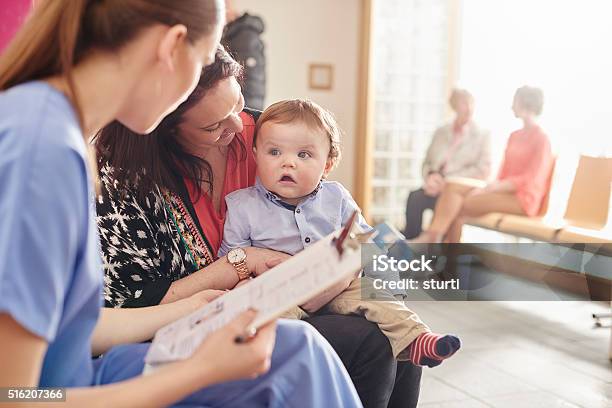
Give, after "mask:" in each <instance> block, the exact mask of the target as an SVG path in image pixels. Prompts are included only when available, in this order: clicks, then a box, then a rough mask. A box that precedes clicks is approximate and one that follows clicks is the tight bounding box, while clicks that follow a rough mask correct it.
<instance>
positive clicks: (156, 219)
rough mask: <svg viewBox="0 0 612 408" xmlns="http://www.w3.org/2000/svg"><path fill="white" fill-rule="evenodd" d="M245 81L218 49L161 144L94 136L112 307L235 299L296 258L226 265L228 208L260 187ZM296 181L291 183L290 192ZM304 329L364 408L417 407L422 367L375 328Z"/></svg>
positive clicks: (273, 255)
mask: <svg viewBox="0 0 612 408" xmlns="http://www.w3.org/2000/svg"><path fill="white" fill-rule="evenodd" d="M240 76H241V67H240V66H239V65H238V64H237V63H236V62H235V61H234V60H232V59H231V57H230V56H229V55H228V54H227V53H226V52H225V51H224V50H222V49H219V50H218V51H217V54H216V61H215V62H214V63H213V64H212V65H210V66H208V67H206V68H205V69H204V70H203V74H202V77H201V79H200V81H199V83H198V85H197V87H196V89H195V91H194V92H193V93H192V94H191V95H190V96H189V97H188V98H187V100H186V101H185V102H184V103H183V104H182V105H180V106H179V107H178V109H177V110H176V111H175V112H174V113H172V114H170V115H169V116H168V117H167V118H166V119H165V120H164V121H163V122H162V123H161V124H160V126H159V127H158V128H157V129H156V130H155V131H154V132H153V133H151V134H150V135H148V136H146V137H142V136H138V135H136V134H133V133H132V132H131V131H129V130H128V129H127V128H125V127H123V126H122V125H121V124H119V123H117V122H115V123H112V124H111V125H109V126H107V127H106V128H104V129H103V130H102V131H101V132H100V133H99V134H98V135H97V137H96V139H95V145H96V149H97V151H98V153H99V159H100V163H99V165H100V179H101V187H102V189H101V190H102V194H101V196H100V197H99V199H98V208H97V209H98V226H99V231H100V237H101V243H102V250H103V256H104V265H105V272H106V279H105V301H106V304H107V306H112V307H143V306H150V305H156V304H163V303H169V302H174V301H176V300H179V299H183V298H185V297H188V296H191V295H192V294H194V293H197V292H199V291H201V290H204V289H217V290H227V289H231V288H233V287H235V286H236V285H237V284H239V283H240V282H241V281H243V280H246V279H248V278H249V277H250V276H251V275H258V274H261V273H263V272H265V270H267V269H268V268H270V267H272V266H274V265H275V264H277V263H278V262H280V261H282V260H283V259H285V257H286V256H287V255H286V254H284V253H281V252H275V251H270V250H265V249H259V248H253V247H247V248H245V249H243V250H242V249H241V250H238V251H236V252H232V251H230V253H229V254H228V256H222V257H219V258H217V253H218V251H219V248H220V246H221V243H222V240H223V228H224V223H225V221H226V211H227V207H226V201H225V197H226V196H227V195H228V194H229V193H231V192H233V191H235V190H238V189H242V188H246V187H250V186H253V185H254V184H255V180H256V178H255V174H256V161H255V155H254V152H253V143H254V142H253V141H254V138H255V123H256V119H257V116H258V113H257V112H252V111H249V110H248V109H245V107H244V100H243V98H242V94H241V92H240V85H239V80H240ZM118 135H121V137H117V136H118ZM261 153H262V154H264V153H265V154H270V155H274V152H272V151H270V152H267V151H266V152H263V151H262V152H261ZM338 153H339V152H338ZM303 154H304V155H313V154H316V152H311V151H305V152H304V153H303ZM328 170H331V167H330V168H329V169H327V170H326V171H328ZM281 176H282V175H281ZM281 178H282V177H281ZM279 181H280V179H279ZM292 181H293V182H295V180H289V179H287V180H283V181H282V182H283V183H285V184H286V186H285V187H286V188H287V189H291V188H294V186H293V185H289V184H291V182H292ZM316 187H317V186H313V188H316ZM311 192H312V191H306V192H304V194H310V193H311ZM260 216H261V214H260ZM307 321H308V322H309V323H310V324H312V325H313V326H314V327H315V328H317V329H318V330H319V332H321V333H322V334H323V336H324V337H326V338H327V340H328V341H329V342H330V344H331V345H332V346H333V347H334V349H335V350H336V352H337V353H338V354H339V356H340V358H341V360H342V361H343V363H344V364H345V366H346V368H347V370H348V371H349V374H350V375H351V378H352V380H353V382H354V384H355V386H356V388H357V391H358V393H359V396H360V398H361V400H362V402H363V404H364V405H365V406H367V407H375V406H376V407H377V406H380V407H383V406H387V405H389V406H399V405H400V404H402V406H416V401H417V399H418V391H419V382H420V372H421V371H420V368H419V367H416V366H414V365H412V364H410V363H397V362H396V361H395V360H394V358H393V356H392V354H391V350H390V346H389V343H388V341H387V339H386V338H385V337H384V336H383V334H382V333H381V332H380V330H379V329H378V328H377V327H376V325H374V324H372V323H370V322H368V321H366V320H365V319H363V318H360V317H349V316H338V315H316V314H314V315H313V316H311V317H309V318H308V319H307Z"/></svg>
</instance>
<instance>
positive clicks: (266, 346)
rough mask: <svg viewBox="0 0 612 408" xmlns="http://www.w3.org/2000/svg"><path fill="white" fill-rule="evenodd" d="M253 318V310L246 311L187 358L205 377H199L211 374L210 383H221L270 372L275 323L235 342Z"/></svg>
mask: <svg viewBox="0 0 612 408" xmlns="http://www.w3.org/2000/svg"><path fill="white" fill-rule="evenodd" d="M256 315H257V313H256V312H255V311H253V310H248V311H246V312H244V313H242V314H241V315H240V316H238V317H237V318H236V319H234V320H233V321H232V322H230V323H229V324H228V325H227V326H224V327H222V328H221V329H219V330H217V331H216V332H214V333H212V334H211V335H210V336H208V337H207V338H206V340H204V342H203V343H202V344H201V345H200V347H199V348H198V350H197V351H196V352H195V353H194V354H193V355H192V356H191V358H190V359H189V361H190V362H192V363H193V364H194V365H195V367H198V368H199V370H200V371H202V370H203V373H205V374H206V375H203V376H202V377H204V378H205V377H207V376H210V375H212V376H213V378H214V383H221V382H225V381H233V380H240V379H246V378H256V377H257V376H259V375H261V374H264V373H266V372H267V371H268V370H269V369H270V359H271V357H272V350H273V349H274V341H275V336H276V322H272V323H268V324H267V325H265V326H263V327H261V328H259V329H258V330H257V334H256V335H255V336H254V337H252V338H250V339H249V340H248V341H246V342H244V343H237V342H236V338H238V337H243V338H244V337H245V335H246V333H248V331H249V330H248V329H249V325H250V324H251V323H252V321H253V319H254V318H255V316H256ZM209 378H210V377H209ZM207 385H210V384H207Z"/></svg>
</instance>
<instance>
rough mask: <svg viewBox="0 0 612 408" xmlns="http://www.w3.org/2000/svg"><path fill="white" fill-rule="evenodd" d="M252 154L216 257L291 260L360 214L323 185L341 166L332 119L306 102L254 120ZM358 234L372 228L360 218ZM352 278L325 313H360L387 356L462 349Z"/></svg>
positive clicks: (425, 361)
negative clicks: (249, 251)
mask: <svg viewBox="0 0 612 408" xmlns="http://www.w3.org/2000/svg"><path fill="white" fill-rule="evenodd" d="M255 137H256V139H255V140H254V141H253V146H254V147H253V149H254V153H255V159H256V162H257V176H258V177H257V181H256V184H255V186H253V187H249V188H246V189H242V190H238V191H235V192H233V193H231V194H229V195H227V197H226V203H227V216H226V220H225V226H224V233H223V243H222V244H221V249H220V250H219V255H220V256H222V255H225V254H226V253H227V252H229V251H230V250H231V249H233V248H240V247H247V246H255V247H260V248H267V249H272V250H275V251H281V252H285V253H288V254H290V255H293V254H295V253H297V252H299V251H301V250H303V249H304V248H305V247H307V246H308V245H311V244H313V243H314V242H316V241H317V240H319V239H321V238H323V237H325V236H327V235H329V234H331V233H332V232H334V231H336V230H338V229H340V228H341V227H342V226H343V225H344V224H345V223H346V222H347V221H348V219H349V217H350V216H351V214H352V213H353V212H354V211H355V210H359V207H358V206H357V204H356V203H355V201H354V200H353V198H352V197H351V195H350V193H349V192H348V191H347V190H346V189H345V188H344V187H343V186H342V185H341V184H340V183H337V182H333V181H327V180H326V177H327V175H328V174H329V172H330V171H331V170H332V169H333V168H334V167H335V166H336V165H337V163H338V161H339V159H340V130H339V128H338V125H337V124H336V121H335V119H334V118H333V116H332V114H331V113H329V112H328V111H326V110H325V109H323V108H321V107H320V106H318V105H317V104H315V103H314V102H311V101H306V100H299V99H296V100H287V101H281V102H278V103H275V104H273V105H271V106H270V107H269V108H268V109H266V110H265V111H264V112H263V113H262V115H261V116H260V118H259V119H258V121H257V126H256V136H255ZM359 224H360V226H361V227H362V229H363V230H365V231H369V230H371V229H372V228H371V227H370V226H369V225H367V223H366V222H365V220H364V219H363V217H361V216H360V219H359ZM364 279H365V278H356V279H354V280H353V281H352V282H351V283H350V284H349V285H348V287H347V288H346V289H344V290H343V291H342V292H341V293H340V294H338V295H337V296H336V297H334V298H333V299H332V300H331V301H330V302H329V303H328V304H327V305H325V308H326V310H327V311H329V312H331V313H337V314H344V315H348V314H358V315H362V316H364V317H365V318H366V319H367V320H369V321H371V322H373V323H376V324H377V325H378V326H379V327H380V329H381V331H382V332H383V333H384V334H385V335H386V336H387V337H388V339H389V342H390V343H391V348H392V350H393V355H394V356H395V357H397V358H398V359H399V360H409V361H411V362H412V363H413V364H416V365H426V366H429V367H434V366H436V365H439V364H440V363H441V362H442V360H444V359H446V358H448V357H450V356H452V355H453V354H454V353H455V352H456V351H457V350H458V349H459V347H460V345H461V343H460V341H459V339H458V338H457V337H455V336H452V335H439V334H435V333H432V332H431V331H430V330H429V328H428V327H427V326H426V325H425V324H424V323H423V322H422V321H421V320H420V319H419V317H418V316H417V315H416V314H415V313H414V312H412V311H411V310H410V309H408V308H407V307H406V306H405V305H404V303H402V302H399V301H397V300H396V299H395V298H394V297H393V296H392V295H391V294H386V295H385V293H382V296H383V298H384V299H387V300H386V301H380V299H381V297H380V295H378V293H377V299H378V300H376V301H373V300H365V299H362V296H361V284H362V283H363V282H364Z"/></svg>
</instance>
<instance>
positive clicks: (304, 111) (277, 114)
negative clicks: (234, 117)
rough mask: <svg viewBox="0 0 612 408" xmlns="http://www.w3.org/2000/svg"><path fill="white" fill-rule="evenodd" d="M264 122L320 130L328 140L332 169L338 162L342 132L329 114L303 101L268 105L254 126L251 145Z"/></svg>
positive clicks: (254, 142)
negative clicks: (296, 125) (297, 124)
mask: <svg viewBox="0 0 612 408" xmlns="http://www.w3.org/2000/svg"><path fill="white" fill-rule="evenodd" d="M266 122H273V123H279V124H284V123H293V122H299V123H303V124H305V125H306V126H307V127H309V128H310V129H316V130H320V131H322V132H323V133H325V134H326V135H327V137H328V138H329V145H330V148H329V155H328V156H327V157H328V159H329V160H331V163H332V166H331V168H332V169H333V168H334V167H336V165H337V164H338V163H339V162H340V157H341V152H340V137H341V135H342V132H341V131H340V128H339V127H338V123H337V122H336V119H335V118H334V115H332V113H331V112H329V111H328V110H326V109H324V108H322V107H321V106H319V105H317V104H316V103H314V102H312V101H309V100H305V99H288V100H284V101H280V102H276V103H274V104H272V105H270V106H269V107H268V108H267V109H266V110H265V111H264V112H263V113H262V114H261V116H260V117H259V119H258V120H257V124H256V126H255V137H254V140H253V145H254V146H255V145H256V143H257V133H259V130H260V129H261V127H262V126H263V124H264V123H266Z"/></svg>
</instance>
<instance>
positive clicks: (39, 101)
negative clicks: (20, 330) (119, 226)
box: [0, 82, 102, 387]
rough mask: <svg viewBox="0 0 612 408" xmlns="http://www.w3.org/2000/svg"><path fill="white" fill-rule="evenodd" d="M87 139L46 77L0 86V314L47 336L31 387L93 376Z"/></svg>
mask: <svg viewBox="0 0 612 408" xmlns="http://www.w3.org/2000/svg"><path fill="white" fill-rule="evenodd" d="M90 180H91V178H90V174H89V170H88V167H87V147H86V144H85V141H84V138H83V134H82V132H81V130H80V127H79V124H78V120H77V117H76V115H75V112H74V110H73V108H72V105H71V104H70V103H69V101H68V100H67V98H66V97H65V96H64V95H63V94H62V93H60V92H58V91H57V90H56V89H55V88H53V87H51V86H50V85H48V84H47V83H45V82H29V83H25V84H22V85H18V86H16V87H13V88H11V89H9V90H7V91H4V92H1V93H0V313H8V314H9V315H11V316H12V318H13V319H15V320H16V321H17V322H18V323H19V324H20V325H21V326H23V327H24V328H25V329H27V330H29V331H30V332H32V333H33V334H35V335H37V336H40V337H42V338H44V339H45V340H47V342H48V343H49V347H48V350H47V352H46V354H45V359H44V364H43V368H42V372H41V377H40V382H39V386H41V387H42V386H85V385H90V384H92V382H93V367H92V360H91V333H92V331H93V328H94V326H95V323H96V321H97V319H98V314H99V311H100V307H101V306H102V269H101V265H100V252H99V243H98V236H97V230H96V225H95V218H94V216H95V209H94V192H93V189H92V185H91V183H90Z"/></svg>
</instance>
